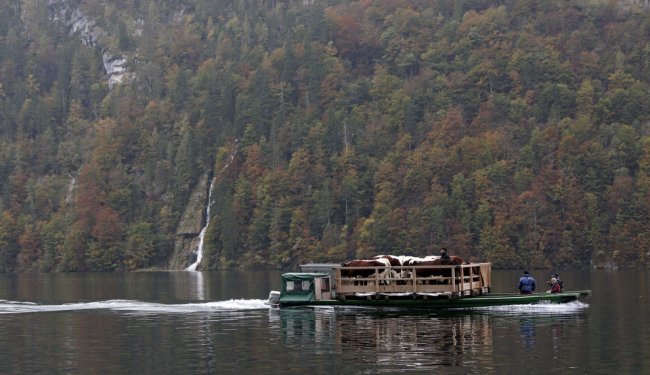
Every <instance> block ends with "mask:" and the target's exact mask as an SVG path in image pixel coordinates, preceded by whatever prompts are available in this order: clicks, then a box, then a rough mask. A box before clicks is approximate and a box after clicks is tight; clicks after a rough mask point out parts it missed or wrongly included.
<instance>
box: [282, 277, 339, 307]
mask: <svg viewBox="0 0 650 375" xmlns="http://www.w3.org/2000/svg"><path fill="white" fill-rule="evenodd" d="M330 280H331V279H330V274H329V273H324V272H309V273H307V272H290V273H285V274H283V275H282V290H281V292H280V298H279V302H280V303H287V302H289V303H295V302H314V301H323V300H331V299H332V290H331V281H330Z"/></svg>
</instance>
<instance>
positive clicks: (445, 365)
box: [0, 270, 650, 374]
mask: <svg viewBox="0 0 650 375" xmlns="http://www.w3.org/2000/svg"><path fill="white" fill-rule="evenodd" d="M548 273H549V272H547V271H544V272H542V271H538V272H536V273H534V276H537V278H538V281H541V282H542V283H543V281H544V280H545V279H546V278H547V276H548ZM279 275H280V273H279V272H252V273H244V272H203V273H201V272H147V273H144V272H142V273H124V274H119V273H117V274H113V273H102V274H99V273H96V274H32V275H24V274H21V275H0V374H42V373H47V374H58V373H61V374H235V373H236V374H376V373H388V374H392V373H425V374H429V373H460V374H485V373H495V374H496V373H498V374H503V373H517V374H519V373H524V374H526V373H528V374H531V373H532V374H535V373H550V374H567V373H576V374H586V373H589V374H594V373H602V374H609V373H619V374H643V373H646V374H647V373H650V328H648V323H649V322H650V295H649V294H648V291H649V289H650V288H649V285H650V279H649V277H648V276H649V275H648V271H644V270H640V271H609V272H608V271H594V272H590V271H578V272H564V273H563V274H562V275H561V276H562V277H563V279H564V283H565V287H568V288H569V289H592V291H593V295H592V296H591V297H590V298H589V299H588V300H586V302H585V303H571V304H565V305H538V306H511V307H499V308H492V309H484V310H477V311H453V312H438V313H431V312H425V313H421V312H420V313H418V312H413V311H400V310H395V311H372V310H365V309H346V310H338V309H336V310H335V309H317V310H312V309H298V310H283V311H269V310H268V309H267V308H266V307H265V306H264V305H263V300H264V299H266V297H267V295H268V291H269V289H277V288H278V286H279ZM518 276H519V275H518V273H517V272H507V271H495V272H493V286H494V289H495V291H496V292H509V291H512V290H513V289H514V284H516V280H517V278H518Z"/></svg>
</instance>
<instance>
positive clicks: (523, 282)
mask: <svg viewBox="0 0 650 375" xmlns="http://www.w3.org/2000/svg"><path fill="white" fill-rule="evenodd" d="M534 291H535V278H534V277H532V276H530V274H529V273H528V271H524V275H523V276H522V277H521V278H520V279H519V293H521V294H531V293H532V292H534Z"/></svg>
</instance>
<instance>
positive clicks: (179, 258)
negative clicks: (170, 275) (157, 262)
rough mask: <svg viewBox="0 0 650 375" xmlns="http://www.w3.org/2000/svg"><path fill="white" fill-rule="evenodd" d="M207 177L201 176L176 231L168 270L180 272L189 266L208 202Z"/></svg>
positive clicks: (197, 242) (197, 243)
mask: <svg viewBox="0 0 650 375" xmlns="http://www.w3.org/2000/svg"><path fill="white" fill-rule="evenodd" d="M208 183H209V181H208V175H207V174H205V175H203V176H201V178H200V179H199V182H198V183H197V184H196V187H195V188H194V191H192V194H191V195H190V200H189V202H188V203H187V206H185V211H184V212H183V216H182V217H181V220H180V222H179V223H178V227H177V229H176V242H175V244H174V254H173V255H172V257H171V259H170V260H169V269H172V270H182V269H185V268H186V267H187V266H189V265H190V264H191V263H190V262H189V260H190V257H191V254H192V251H194V250H196V248H197V247H198V245H199V233H200V232H201V229H202V228H203V225H204V223H205V217H204V216H205V207H206V204H207V202H208V188H209V186H208Z"/></svg>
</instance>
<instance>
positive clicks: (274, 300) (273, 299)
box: [268, 290, 280, 309]
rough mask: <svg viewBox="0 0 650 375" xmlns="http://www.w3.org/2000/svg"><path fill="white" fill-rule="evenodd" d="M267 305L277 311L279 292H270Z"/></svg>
mask: <svg viewBox="0 0 650 375" xmlns="http://www.w3.org/2000/svg"><path fill="white" fill-rule="evenodd" d="M268 304H269V305H270V306H271V307H272V308H274V309H277V308H278V307H279V305H280V292H278V291H277V290H272V291H271V292H270V293H269V301H268Z"/></svg>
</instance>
